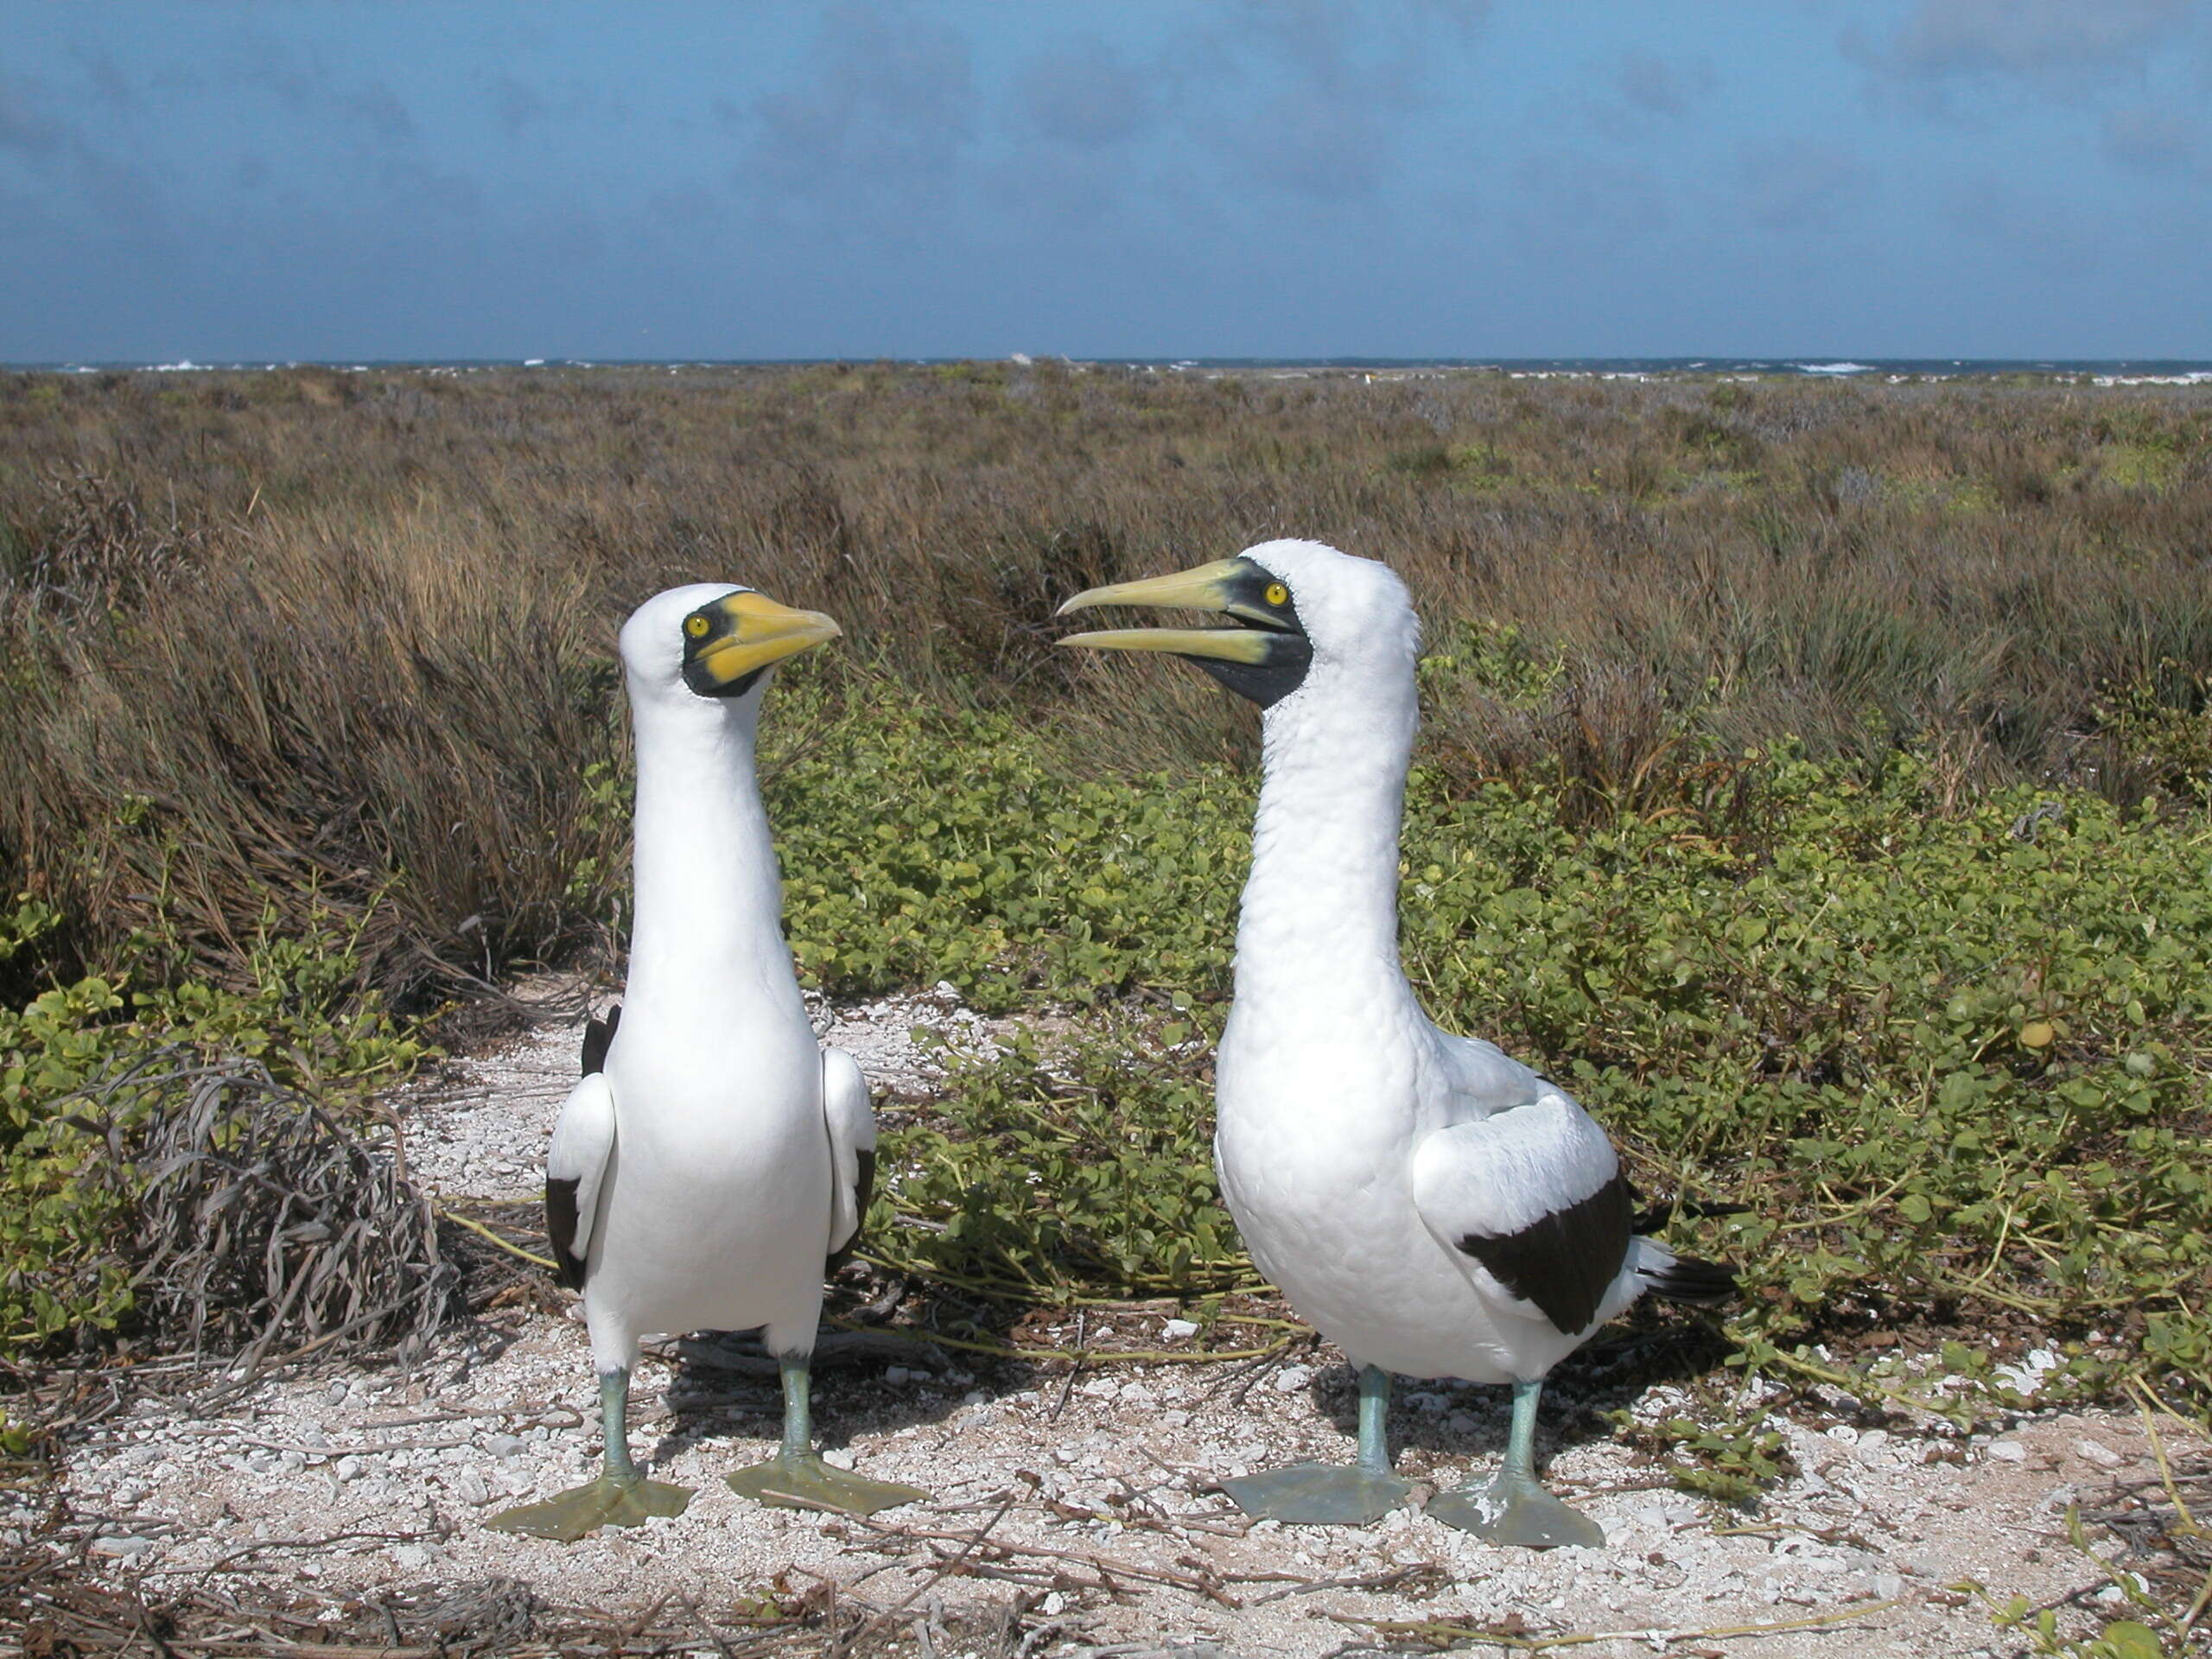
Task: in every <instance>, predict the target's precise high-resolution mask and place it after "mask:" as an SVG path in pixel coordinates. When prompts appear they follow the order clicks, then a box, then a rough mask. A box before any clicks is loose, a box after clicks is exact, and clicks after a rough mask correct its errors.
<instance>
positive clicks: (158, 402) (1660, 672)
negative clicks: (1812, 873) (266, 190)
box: [0, 364, 2212, 989]
mask: <svg viewBox="0 0 2212 1659" xmlns="http://www.w3.org/2000/svg"><path fill="white" fill-rule="evenodd" d="M2208 430H2212V413H2209V412H2208V409H2207V405H2206V404H2205V401H2204V399H2203V397H2202V394H2201V393H2192V392H2188V391H2167V390H2163V389H2157V388H2145V389H2135V390H2110V391H2094V390H2088V389H2083V388H2079V387H2074V386H2069V385H2037V384H2017V385H1999V384H1985V383H1951V384H1941V385H1934V384H1931V385H1900V386H1895V387H1891V386H1885V385H1834V384H1809V383H1802V382H1783V381H1774V382H1766V383H1762V384H1759V385H1751V386H1745V385H1735V384H1732V383H1723V384H1714V383H1710V382H1704V381H1700V380H1695V379H1684V380H1680V381H1666V382H1652V383H1624V382H1548V383H1546V382H1530V381H1516V380H1513V379H1510V378H1506V377H1503V376H1500V375H1494V374H1475V373H1465V374H1452V375H1447V376H1441V377H1428V378H1403V379H1395V380H1376V381H1375V382H1373V383H1371V384H1370V383H1369V382H1368V381H1366V380H1365V379H1364V378H1363V377H1361V376H1359V375H1357V374H1350V375H1347V374H1332V375H1325V376H1316V377H1310V378H1294V379H1271V378H1264V377H1259V376H1252V375H1245V376H1227V377H1222V378H1199V377H1188V376H1175V375H1163V374H1154V373H1149V372H1119V371H1103V370H1102V371H1088V372H1085V371H1077V370H1072V369H1070V368H1068V367H1066V366H1065V365H1052V364H1044V365H1037V366H1036V367H1035V368H1033V369H1014V368H1010V367H1007V366H1003V365H966V366H960V365H956V366H950V367H944V368H934V369H932V368H898V367H892V366H888V365H856V366H846V367H834V366H833V367H809V368H792V369H748V370H734V371H733V370H712V371H708V370H700V371H685V372H680V373H673V374H671V373H670V372H666V371H662V370H645V369H635V370H630V369H609V370H593V371H554V372H549V371H536V372H496V373H484V374H478V375H471V376H461V377H453V376H441V375H435V374H429V373H418V372H376V373H365V374H340V373H334V372H326V371H321V370H302V371H296V372H271V373H264V374H238V375H227V374H226V375H207V376H194V377H191V378H176V377H170V376H160V375H113V376H105V377H98V378H92V377H87V378H67V377H54V376H37V375H15V376H6V377H0V582H4V596H3V602H4V617H3V618H0V676H4V677H5V682H6V685H7V687H8V690H9V693H10V695H9V696H8V697H7V699H6V702H5V708H4V709H0V767H4V779H0V868H4V879H6V880H10V882H12V883H15V884H16V885H19V886H20V885H29V886H32V887H37V888H40V889H41V890H43V891H45V892H47V893H49V894H51V895H53V896H54V897H56V898H58V899H60V900H61V901H62V902H63V903H64V904H65V905H66V906H67V907H68V908H69V909H70V911H71V912H72V914H73V915H74V916H75V917H76V918H78V920H79V924H80V925H83V926H86V927H89V928H90V929H91V930H92V931H93V933H95V934H97V935H98V936H99V944H101V945H102V947H103V948H105V947H106V946H108V945H111V944H114V942H115V941H117V940H118V939H119V938H122V937H123V936H124V934H126V933H127V932H128V931H130V929H132V928H134V927H149V926H153V925H156V924H157V923H158V924H160V925H162V926H165V927H167V928H168V929H169V930H170V931H172V932H174V933H175V934H176V935H177V936H179V937H180V938H181V941H182V943H183V944H185V945H186V946H187V947H188V949H189V950H191V951H192V952H193V953H194V954H195V955H197V956H198V957H200V959H201V960H202V961H203V962H206V963H217V964H220V963H224V962H226V961H235V960H236V959H237V958H238V954H239V951H240V950H241V948H242V946H243V944H245V942H246V938H247V936H249V935H250V934H251V932H252V931H253V930H254V929H255V928H256V927H257V925H260V922H261V918H263V916H264V913H265V912H264V907H265V906H267V905H268V904H269V903H270V901H271V899H272V897H277V898H280V899H281V900H282V902H283V906H284V915H283V921H284V924H285V925H287V926H296V925H298V924H299V922H300V920H301V918H302V914H303V913H304V909H306V908H315V907H320V908H321V910H323V911H324V912H326V919H327V920H330V921H334V922H335V923H336V924H337V925H341V926H343V927H346V928H347V929H357V930H359V933H360V938H361V944H362V947H363V949H364V950H365V953H366V955H367V957H369V959H370V967H371V970H372V975H373V976H374V977H375V978H376V979H377V980H378V981H379V982H383V983H385V984H387V985H391V986H394V987H397V988H402V989H409V988H423V987H424V986H427V985H429V984H430V983H433V982H435V977H436V976H437V975H438V974H439V973H440V972H449V971H450V970H451V969H452V968H453V967H454V966H455V965H457V964H461V963H474V964H476V965H477V966H478V967H481V966H483V965H484V964H485V963H499V962H501V961H505V960H511V959H513V958H516V957H531V956H543V955H546V954H550V953H554V952H557V951H558V950H562V949H563V948H564V947H565V946H566V945H568V944H572V943H574V941H575V938H577V937H578V935H579V933H580V931H582V930H583V929H584V928H586V927H587V926H588V920H589V918H588V916H587V915H586V914H585V913H584V912H582V910H580V908H579V906H577V905H576V904H575V902H574V899H573V898H572V896H571V894H570V893H569V884H570V881H571V877H572V875H573V873H574V872H575V870H576V869H577V868H579V866H580V864H581V863H582V862H584V861H588V860H591V859H594V858H597V859H601V860H605V859H607V857H609V856H612V855H613V854H614V853H615V852H616V851H617V849H618V847H619V842H617V841H616V840H615V839H614V837H616V836H619V833H620V826H619V824H615V823H610V822H609V821H608V817H607V815H606V814H604V813H594V811H592V810H590V807H589V803H588V798H587V791H586V790H585V787H584V785H583V783H582V776H581V774H582V770H583V768H584V766H586V765H587V764H588V763H589V762H592V761H594V760H598V761H613V760H617V758H618V756H619V749H620V710H619V701H618V692H617V687H616V684H615V680H614V676H613V667H612V664H611V661H610V658H609V655H608V649H607V647H608V643H609V641H610V639H611V637H612V632H613V624H614V622H615V620H617V619H618V618H619V617H620V614H621V613H623V612H624V611H625V610H626V608H627V607H629V606H631V605H632V604H634V603H635V602H637V601H639V600H640V599H642V598H643V597H645V595H646V594H649V593H651V592H652V591H654V590H655V589H657V588H659V587H662V586H664V585H666V584H668V583H670V582H675V581H677V580H695V579H701V578H706V577H714V576H729V577H733V578H736V579H741V580H744V581H747V582H753V583H755V584H757V585H759V586H760V587H762V588H766V589H768V590H770V591H772V592H773V593H775V594H778V595H779V596H781V597H785V598H788V599H791V600H792V601H802V602H804V603H806V604H809V605H814V606H820V607H823V608H825V609H828V610H829V611H831V612H832V613H835V614H836V615H837V616H838V617H839V618H840V619H841V620H843V621H844V623H845V624H846V626H847V628H848V631H849V636H850V644H851V649H850V651H849V652H848V653H847V654H846V657H845V658H844V659H843V665H842V666H841V665H840V664H836V663H832V662H829V660H828V659H826V658H825V661H824V664H823V665H822V668H821V670H820V671H824V672H828V673H829V674H832V675H844V676H846V677H848V678H849V683H850V685H851V687H852V688H853V689H854V690H855V692H856V693H857V694H859V695H862V696H864V695H866V691H867V687H868V683H869V681H868V676H869V675H873V674H885V675H889V676H892V677H895V678H896V679H897V680H899V681H900V682H904V683H906V684H908V685H910V686H912V687H914V688H918V690H921V691H922V692H923V693H924V694H925V695H927V696H934V697H938V698H943V699H946V700H950V701H954V702H985V703H990V704H996V705H1001V706H1006V707H1010V708H1013V709H1016V710H1018V711H1020V712H1021V713H1022V714H1023V715H1025V716H1027V717H1030V718H1033V720H1034V721H1036V722H1037V723H1038V724H1039V727H1040V728H1043V729H1046V730H1047V731H1049V732H1050V733H1051V734H1052V735H1053V736H1054V737H1055V739H1056V740H1057V741H1058V744H1059V747H1060V749H1061V752H1062V753H1064V754H1065V756H1066V757H1067V758H1068V763H1069V764H1071V765H1074V766H1123V767H1135V768H1140V769H1141V768H1145V767H1148V766H1158V765H1168V764H1185V763H1187V762H1188V761H1189V760H1192V758H1194V757H1222V756H1236V755H1240V754H1243V753H1246V752H1247V750H1248V747H1249V741H1250V726H1249V720H1248V718H1247V717H1246V716H1245V715H1244V713H1243V711H1242V710H1241V709H1237V708H1235V707H1232V706H1230V704H1228V703H1227V702H1225V701H1224V699H1223V698H1222V697H1221V696H1219V695H1218V694H1217V693H1215V692H1213V691H1212V690H1211V688H1209V687H1207V686H1206V685H1205V683H1203V682H1201V681H1200V679H1199V678H1198V677H1196V676H1187V675H1180V674H1177V673H1175V672H1174V671H1173V670H1172V669H1167V668H1164V667H1162V668H1160V669H1158V670H1157V671H1151V672H1131V671H1128V668H1129V665H1128V664H1116V665H1115V668H1116V670H1118V671H1102V670H1101V669H1100V668H1099V667H1098V666H1097V665H1096V664H1092V663H1090V662H1087V661H1071V660H1069V658H1068V657H1067V656H1066V655H1065V654H1063V653H1055V652H1053V651H1052V647H1051V645H1050V640H1051V639H1052V633H1053V629H1052V626H1051V625H1050V622H1049V619H1050V615H1051V613H1052V608H1053V607H1054V606H1055V605H1056V604H1057V603H1058V601H1059V600H1060V599H1061V598H1063V597H1065V595H1066V594H1070V593H1072V592H1074V591H1075V590H1077V589H1078V588H1083V587H1085V586H1089V585H1091V584H1093V583H1096V582H1103V581H1109V580H1113V579H1115V578H1117V577H1120V576H1123V575H1133V574H1137V573H1141V572H1145V571H1151V570H1158V569H1166V568H1169V567H1171V566H1173V565H1176V564H1179V563H1191V562H1194V561H1196V560H1198V559H1201V558H1211V557H1216V556H1221V555H1223V554H1224V553H1227V552H1230V551H1233V550H1236V549H1237V548H1239V547H1242V546H1243V545H1246V544H1248V543H1251V542H1254V541H1256V540H1260V539H1262V538H1264V537H1269V536H1274V535H1283V534H1300V535H1312V536H1317V537H1323V538H1325V539H1327V540H1330V541H1333V542H1335V543H1338V544H1339V545H1342V546H1344V547H1346V548H1348V549H1351V550H1354V551H1357V552H1362V553H1366V554H1370V555H1372V556H1377V557H1382V558H1385V559H1387V560H1389V561H1390V562H1391V563H1394V564H1395V565H1396V566H1398V567H1399V568H1400V569H1402V571H1403V572H1404V573H1405V574H1406V575H1407V576H1408V580H1409V581H1410V582H1411V583H1412V585H1413V587H1414V591H1415V593H1416V594H1417V595H1418V597H1419V599H1420V601H1421V604H1422V606H1423V608H1424V611H1425V613H1426V615H1427V620H1428V622H1429V624H1430V626H1431V630H1432V633H1433V634H1434V635H1435V636H1436V637H1438V638H1443V637H1446V635H1447V634H1449V633H1450V632H1452V630H1455V629H1458V630H1463V631H1464V630H1465V629H1466V628H1468V627H1470V626H1476V625H1486V624H1497V623H1510V624H1512V625H1514V626H1516V627H1517V628H1518V629H1519V631H1520V633H1521V636H1522V651H1523V652H1524V653H1525V654H1527V655H1528V656H1529V658H1531V660H1535V661H1539V662H1544V663H1548V664H1551V665H1552V666H1553V667H1554V669H1556V670H1557V672H1556V673H1555V674H1554V677H1552V679H1551V680H1550V682H1549V689H1548V690H1545V691H1543V692H1542V693H1541V695H1540V696H1529V695H1525V694H1516V692H1515V690H1514V689H1513V688H1511V687H1506V686H1500V685H1498V684H1496V683H1490V682H1488V681H1487V680H1485V679H1484V677H1483V676H1481V675H1480V674H1471V675H1467V676H1462V677H1459V678H1458V679H1456V680H1453V681H1451V682H1449V683H1442V684H1440V686H1439V687H1438V688H1437V696H1436V698H1435V703H1436V708H1435V711H1434V713H1435V715H1436V718H1435V719H1434V721H1433V732H1434V734H1435V737H1434V741H1435V742H1436V744H1437V745H1438V747H1439V750H1440V753H1443V754H1444V755H1445V756H1446V758H1447V759H1448V760H1450V761H1451V763H1452V766H1453V767H1454V769H1455V770H1456V771H1457V772H1459V773H1460V774H1462V775H1464V776H1466V777H1470V778H1479V777H1484V776H1493V775H1503V776H1509V777H1517V778H1522V779H1529V780H1531V781H1537V782H1543V781H1551V782H1555V783H1560V784H1561V785H1564V786H1566V788H1567V791H1568V792H1569V794H1570V796H1574V795H1578V794H1579V796H1580V798H1582V799H1583V800H1584V801H1585V802H1586V803H1588V802H1592V801H1596V802H1602V803H1605V804H1606V806H1607V809H1608V810H1614V809H1619V808H1626V809H1628V810H1648V809H1649V807H1650V806H1651V805H1652V804H1654V803H1656V802H1660V801H1662V800H1665V799H1668V798H1671V797H1672V796H1673V795H1679V794H1680V793H1681V791H1683V790H1685V789H1689V790H1692V791H1694V790H1696V789H1698V788H1701V787H1703V786H1704V785H1702V783H1701V782H1700V779H1705V778H1707V775H1708V769H1709V768H1710V767H1711V766H1712V765H1713V762H1714V760H1715V757H1716V756H1720V757H1726V756H1732V755H1738V754H1740V753H1742V752H1743V751H1745V750H1746V749H1750V748H1755V747H1761V746H1764V745H1768V744H1770V743H1772V742H1773V741H1776V740H1777V739H1779V738H1781V737H1782V736H1783V735H1785V734H1789V735H1794V736H1796V737H1797V738H1799V739H1801V740H1802V741H1803V742H1804V743H1805V745H1806V746H1807V747H1808V749H1809V750H1810V751H1811V752H1812V753H1815V754H1825V755H1832V756H1840V757H1844V758H1846V759H1850V760H1858V761H1860V762H1863V763H1866V764H1869V765H1872V764H1879V762H1880V760H1881V759H1882V758H1883V757H1884V756H1885V755H1886V754H1887V753H1890V752H1891V751H1892V750H1893V749H1895V748H1896V747H1900V746H1912V747H1920V748H1922V749H1923V750H1928V751H1930V752H1936V753H1941V754H1942V755H1943V756H1944V757H1946V765H1947V766H1948V768H1949V774H1948V775H1949V776H1950V778H1951V783H1950V785H1948V787H1949V788H1950V789H1951V791H1953V792H1954V793H1957V792H1960V791H1965V792H1971V791H1974V790H1975V789H1978V788H1980V787H1984V786H1986V785H1990V784H1992V783H1995V782H2001V781H2005V780H2009V779H2021V778H2048V777H2060V778H2074V779H2088V780H2089V781H2098V780H2100V779H2101V780H2102V781H2104V782H2105V783H2106V784H2107V786H2108V787H2113V788H2115V789H2126V788H2133V787H2139V785H2140V781H2141V780H2140V779H2139V778H2138V777H2137V776H2136V773H2135V772H2131V771H2130V769H2129V766H2128V765H2127V764H2126V756H2125V755H2124V754H2123V753H2121V752H2120V750H2119V749H2118V748H2116V747H2114V746H2113V745H2112V744H2111V743H2110V742H2108V741H2103V740H2101V737H2100V713H2099V711H2100V707H2101V699H2103V698H2105V697H2107V696H2108V695H2109V694H2110V692H2111V690H2112V689H2113V688H2115V687H2119V688H2135V689H2139V690H2144V689H2147V690H2148V692H2149V694H2150V696H2152V700H2153V701H2154V702H2158V703H2163V704H2166V705H2170V706H2176V707H2189V706H2190V705H2191V704H2192V702H2193V700H2195V699H2196V697H2197V696H2198V691H2197V687H2198V686H2199V684H2200V683H2201V678H2202V676H2204V675H2205V674H2207V673H2208V672H2212V589H2208V586H2207V583H2206V582H2205V581H2204V577H2203V565H2204V559H2205V556H2206V551H2207V549H2208V547H2212V450H2208V447H2207V442H2206V440H2207V435H2208ZM1071 693H1072V694H1074V695H1071ZM1523 693H1525V688H1523ZM2093 769H2094V770H2093ZM441 963H442V964H444V967H443V968H441V967H440V966H439V964H441Z"/></svg>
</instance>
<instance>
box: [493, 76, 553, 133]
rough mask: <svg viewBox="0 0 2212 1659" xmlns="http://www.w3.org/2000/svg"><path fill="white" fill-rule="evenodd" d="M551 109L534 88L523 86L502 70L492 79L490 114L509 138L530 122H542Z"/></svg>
mask: <svg viewBox="0 0 2212 1659" xmlns="http://www.w3.org/2000/svg"><path fill="white" fill-rule="evenodd" d="M552 107H553V106H552V105H550V104H548V103H547V102H546V101H545V100H544V99H543V98H542V97H541V96H539V94H538V92H537V88H536V87H533V86H524V84H523V83H522V82H521V81H519V80H517V79H515V78H514V77H513V76H512V75H511V74H508V73H506V72H505V71H504V70H502V71H501V72H500V73H499V74H497V75H494V76H493V78H492V113H493V115H495V116H497V117H499V124H500V125H501V126H503V127H505V129H506V130H507V133H508V136H509V137H513V136H514V135H516V134H518V133H519V132H521V131H522V130H523V129H524V127H526V126H528V125H529V124H531V122H533V121H542V120H543V119H544V118H545V116H546V114H547V112H548V111H550V110H551V108H552Z"/></svg>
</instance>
